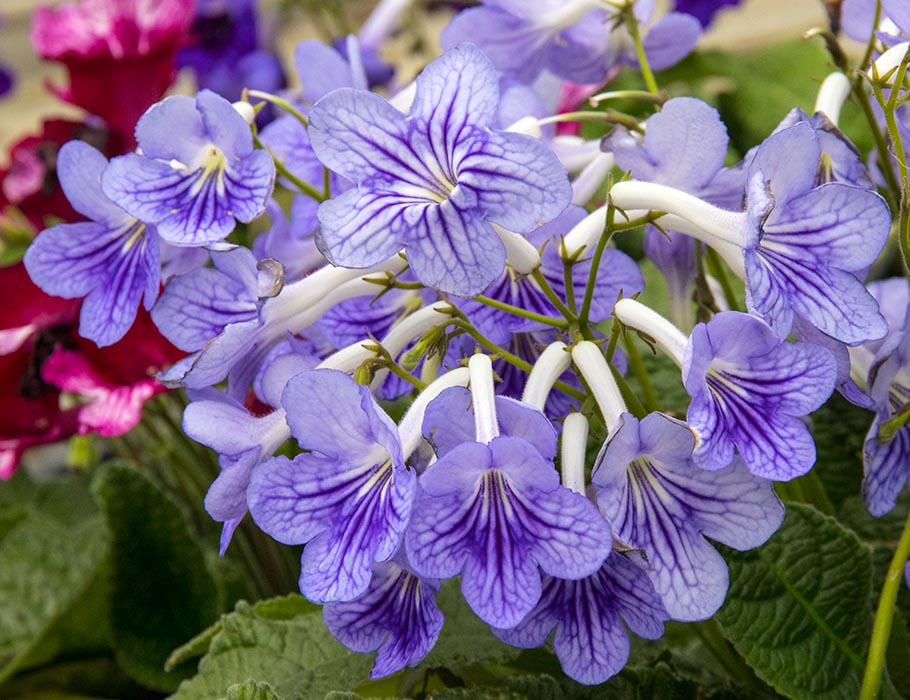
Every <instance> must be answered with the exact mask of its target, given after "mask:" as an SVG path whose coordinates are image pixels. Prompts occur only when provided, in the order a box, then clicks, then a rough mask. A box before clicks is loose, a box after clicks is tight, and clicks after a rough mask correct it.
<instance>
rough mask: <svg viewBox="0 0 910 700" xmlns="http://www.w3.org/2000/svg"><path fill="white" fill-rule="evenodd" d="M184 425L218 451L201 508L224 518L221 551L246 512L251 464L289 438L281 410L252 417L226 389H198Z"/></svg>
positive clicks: (222, 520) (219, 520)
mask: <svg viewBox="0 0 910 700" xmlns="http://www.w3.org/2000/svg"><path fill="white" fill-rule="evenodd" d="M183 430H184V432H185V433H186V434H187V436H188V437H190V438H191V439H193V440H195V441H196V442H198V443H200V444H203V445H205V446H207V447H211V448H212V449H213V450H215V451H216V452H217V453H218V463H219V465H220V466H221V473H220V474H219V475H218V477H217V478H216V479H215V481H213V482H212V485H211V486H210V487H209V490H208V493H206V495H205V509H206V512H208V514H209V515H210V516H212V519H213V520H215V521H217V522H220V523H224V526H223V528H222V531H221V554H222V555H224V552H225V551H226V550H227V548H228V545H229V544H230V542H231V537H232V536H233V534H234V530H235V529H236V528H237V526H238V525H239V524H240V521H241V520H243V518H244V516H245V515H246V513H247V501H246V491H247V487H248V485H249V483H250V474H251V473H252V471H253V468H254V467H255V466H256V465H257V464H259V463H260V462H261V461H262V460H263V459H266V458H268V457H270V456H271V455H272V454H273V453H274V451H275V450H277V449H278V448H279V447H280V446H281V444H282V443H283V442H284V441H285V440H287V439H288V437H289V436H290V432H289V431H288V427H287V423H286V422H285V416H284V411H273V412H272V413H268V414H266V415H264V416H254V415H252V414H251V413H250V412H249V411H248V410H247V409H246V408H244V406H243V404H241V403H240V402H239V401H237V400H236V399H233V398H231V397H230V396H228V395H227V394H225V393H222V392H219V391H215V390H213V389H207V390H205V391H202V392H198V393H197V394H196V395H195V397H194V400H193V401H192V403H190V405H189V406H187V407H186V410H185V411H184V413H183Z"/></svg>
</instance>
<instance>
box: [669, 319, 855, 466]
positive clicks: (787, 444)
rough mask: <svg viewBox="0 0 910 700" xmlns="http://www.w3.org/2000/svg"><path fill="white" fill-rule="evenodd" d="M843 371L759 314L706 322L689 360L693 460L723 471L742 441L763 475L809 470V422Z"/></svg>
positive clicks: (747, 458) (742, 451)
mask: <svg viewBox="0 0 910 700" xmlns="http://www.w3.org/2000/svg"><path fill="white" fill-rule="evenodd" d="M836 374H837V368H836V366H835V363H834V357H833V356H832V355H831V353H830V352H828V351H827V350H826V349H825V348H823V347H820V346H818V345H811V344H809V343H789V342H786V341H781V340H780V338H778V337H777V334H776V333H774V331H773V330H771V328H770V327H769V326H768V325H767V324H766V323H765V322H764V321H762V320H761V319H759V318H756V317H755V316H750V315H748V314H742V313H738V312H736V311H725V312H722V313H719V314H717V315H716V316H715V317H714V318H713V319H712V320H711V321H709V322H708V323H707V324H703V323H699V324H698V325H697V326H695V328H694V329H693V330H692V335H691V336H690V338H689V344H688V346H687V347H686V354H685V360H684V362H683V382H684V383H685V386H686V390H687V391H688V392H689V395H690V396H691V397H692V403H691V404H689V410H688V413H687V414H686V422H687V423H688V424H689V428H691V429H692V431H693V432H694V433H695V439H696V446H695V451H694V452H693V455H692V456H693V458H694V459H695V461H696V462H697V463H698V465H699V466H701V467H704V468H706V469H719V468H722V467H725V466H727V465H728V464H730V462H732V461H733V459H734V456H733V448H734V446H735V447H736V449H737V450H738V452H739V455H740V457H742V460H743V462H744V463H745V465H746V468H747V469H748V470H749V471H750V472H752V473H753V474H755V475H756V476H761V477H764V478H766V479H774V480H776V481H788V480H790V479H792V478H794V477H797V476H800V475H802V474H805V473H806V472H808V471H809V470H810V469H811V468H812V465H813V464H814V463H815V444H814V442H813V440H812V435H811V433H810V432H809V429H808V427H807V426H806V424H805V423H804V422H803V421H802V420H801V419H802V418H803V417H804V416H807V415H809V413H811V412H812V411H815V410H816V409H818V408H819V407H820V406H821V405H822V404H823V403H824V402H825V401H827V400H828V397H829V396H830V395H831V392H833V391H834V383H835V377H836Z"/></svg>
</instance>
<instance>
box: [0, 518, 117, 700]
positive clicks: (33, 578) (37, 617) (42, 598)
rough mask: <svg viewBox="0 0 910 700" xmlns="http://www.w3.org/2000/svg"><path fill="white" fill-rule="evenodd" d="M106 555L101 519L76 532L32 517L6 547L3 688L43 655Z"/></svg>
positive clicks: (0, 564)
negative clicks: (45, 644)
mask: <svg viewBox="0 0 910 700" xmlns="http://www.w3.org/2000/svg"><path fill="white" fill-rule="evenodd" d="M105 552H106V543H105V540H104V528H103V526H102V523H101V520H100V518H98V517H94V518H92V519H90V520H88V521H86V522H84V523H82V524H81V525H77V526H73V527H64V526H63V525H61V524H59V523H56V522H54V521H53V520H50V519H42V518H38V517H30V518H28V519H26V520H23V521H22V522H21V523H20V524H19V525H17V526H16V527H15V528H14V529H13V530H12V531H11V532H10V533H9V534H8V535H7V536H6V538H5V539H4V540H3V541H2V542H0V591H3V595H2V596H0V683H2V682H3V681H4V680H6V679H7V678H9V677H10V676H12V674H13V673H15V672H16V671H17V670H19V669H20V668H22V667H23V666H25V665H27V662H28V660H29V657H30V656H32V655H35V654H37V650H38V649H39V647H40V645H41V643H42V640H43V639H44V637H45V636H46V635H48V634H49V633H50V631H51V630H52V629H53V627H54V625H55V623H57V622H58V621H59V620H60V619H61V618H63V617H64V615H66V613H67V611H69V610H70V609H71V608H72V606H73V605H74V604H75V603H76V601H77V600H78V599H79V598H80V596H81V595H82V594H83V593H84V592H85V591H86V589H87V587H88V586H89V584H90V583H91V582H92V581H93V580H94V578H95V577H96V575H97V573H98V570H99V569H100V567H101V565H102V562H103V561H104V556H105ZM40 655H42V656H43V655H44V654H40Z"/></svg>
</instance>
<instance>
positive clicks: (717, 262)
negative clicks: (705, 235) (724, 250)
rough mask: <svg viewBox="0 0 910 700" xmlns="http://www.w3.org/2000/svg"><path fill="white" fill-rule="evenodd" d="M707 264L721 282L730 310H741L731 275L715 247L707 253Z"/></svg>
mask: <svg viewBox="0 0 910 700" xmlns="http://www.w3.org/2000/svg"><path fill="white" fill-rule="evenodd" d="M705 264H706V265H707V266H708V271H709V272H710V273H711V274H712V275H713V277H714V279H716V280H717V281H718V283H719V284H720V288H721V289H722V290H723V292H724V299H726V301H727V307H728V308H729V309H730V311H739V310H740V309H739V302H738V301H737V300H736V292H734V290H733V283H732V282H731V281H730V276H729V275H728V274H727V270H726V267H725V266H724V263H723V262H722V261H721V259H720V256H719V255H718V254H717V251H715V250H714V249H713V248H708V249H707V251H706V253H705Z"/></svg>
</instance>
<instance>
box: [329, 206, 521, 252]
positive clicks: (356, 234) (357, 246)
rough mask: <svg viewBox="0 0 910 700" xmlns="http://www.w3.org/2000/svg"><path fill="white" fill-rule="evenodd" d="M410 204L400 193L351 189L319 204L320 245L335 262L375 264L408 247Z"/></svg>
mask: <svg viewBox="0 0 910 700" xmlns="http://www.w3.org/2000/svg"><path fill="white" fill-rule="evenodd" d="M409 206H412V202H409V201H407V200H406V199H404V198H402V197H399V196H397V195H393V194H384V193H382V192H373V191H366V192H362V191H361V190H359V189H353V190H348V191H347V192H345V193H344V194H342V195H340V196H339V197H335V198H334V199H330V200H328V201H327V202H323V203H322V204H321V205H320V206H319V212H318V216H319V223H320V224H321V228H320V229H319V231H318V232H317V234H316V244H317V245H318V246H319V249H320V250H321V251H322V253H323V255H325V256H326V258H328V260H329V261H330V262H332V263H333V264H335V265H342V266H344V267H355V268H364V267H370V266H371V265H375V264H376V263H378V262H380V261H382V260H385V259H387V258H389V257H390V256H392V255H394V254H395V253H397V252H398V251H399V250H401V248H402V247H403V246H404V239H405V236H406V235H407V227H408V222H407V220H406V219H405V211H406V209H407V208H408V207H409ZM425 206H429V205H425ZM503 257H505V256H503Z"/></svg>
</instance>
